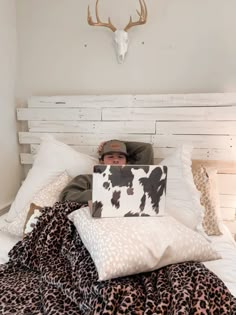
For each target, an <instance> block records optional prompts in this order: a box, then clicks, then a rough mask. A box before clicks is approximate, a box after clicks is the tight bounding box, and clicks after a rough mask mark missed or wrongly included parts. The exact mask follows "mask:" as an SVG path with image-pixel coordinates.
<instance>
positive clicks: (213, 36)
mask: <svg viewBox="0 0 236 315" xmlns="http://www.w3.org/2000/svg"><path fill="white" fill-rule="evenodd" d="M95 2H96V0H87V1H86V0H50V1H48V0H40V1H38V0H21V1H17V28H18V32H19V43H20V45H19V56H20V69H19V73H18V77H17V97H18V100H19V103H22V102H24V101H25V100H26V99H27V98H28V97H29V96H30V95H55V94H91V93H92V94H94V93H106V94H110V93H113V94H119V93H123V94H124V93H128V94H134V93H139V94H140V93H186V92H223V91H236V63H235V56H236V41H235V40H234V38H235V29H236V19H235V11H236V1H235V0H227V1H226V0H178V1H176V0H146V2H147V6H148V22H147V24H146V25H144V26H138V27H134V28H132V29H131V30H130V31H129V36H130V41H131V42H130V48H129V52H128V56H127V59H126V61H125V63H124V64H123V65H120V64H118V63H117V61H116V57H115V52H114V49H113V44H112V32H111V31H110V30H109V29H107V28H103V27H91V26H89V25H88V24H87V19H86V18H87V5H88V3H90V4H91V11H92V13H94V4H95ZM99 8H100V17H101V19H102V20H104V21H106V19H107V17H108V16H109V15H110V17H111V19H112V22H113V24H115V25H116V26H118V27H123V26H125V25H126V24H127V22H128V20H129V15H130V14H132V16H133V18H136V17H137V15H136V8H138V9H139V1H138V0H129V1H128V0H119V1H117V0H100V2H99ZM92 9H93V10H92Z"/></svg>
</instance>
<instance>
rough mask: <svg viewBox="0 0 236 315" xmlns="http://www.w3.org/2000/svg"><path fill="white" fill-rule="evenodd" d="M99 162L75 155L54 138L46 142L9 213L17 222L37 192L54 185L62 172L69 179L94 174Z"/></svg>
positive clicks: (77, 153) (43, 142)
mask: <svg viewBox="0 0 236 315" xmlns="http://www.w3.org/2000/svg"><path fill="white" fill-rule="evenodd" d="M96 163H97V159H95V158H93V157H91V156H89V155H86V154H83V153H80V152H78V151H75V150H74V149H72V148H71V147H70V146H68V145H66V144H64V143H62V142H60V141H57V140H55V139H54V138H53V137H52V136H51V135H47V136H45V137H44V138H43V140H42V143H41V145H40V148H39V151H38V154H37V155H36V158H35V161H34V164H33V166H32V168H31V170H30V171H29V173H28V175H27V177H26V179H25V180H24V182H23V184H22V186H21V187H20V189H19V191H18V193H17V195H16V198H15V200H14V202H13V203H12V205H11V208H10V210H9V212H8V220H9V221H13V220H14V219H15V217H16V216H18V215H19V214H20V213H21V212H22V211H23V210H24V209H25V207H26V206H27V204H29V202H30V200H31V199H32V197H33V196H34V194H35V193H36V192H38V191H39V190H40V189H42V188H43V187H45V186H46V185H48V184H49V183H50V182H52V181H53V180H54V179H55V178H56V177H57V176H58V175H60V174H61V173H62V172H64V171H67V173H68V174H69V176H71V177H75V176H77V175H79V174H90V173H92V169H93V165H94V164H96Z"/></svg>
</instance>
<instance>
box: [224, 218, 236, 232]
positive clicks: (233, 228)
mask: <svg viewBox="0 0 236 315" xmlns="http://www.w3.org/2000/svg"><path fill="white" fill-rule="evenodd" d="M224 223H225V225H226V226H227V227H228V229H229V230H230V232H231V233H232V234H236V221H224Z"/></svg>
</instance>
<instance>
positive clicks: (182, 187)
mask: <svg viewBox="0 0 236 315" xmlns="http://www.w3.org/2000/svg"><path fill="white" fill-rule="evenodd" d="M191 153H192V147H191V146H189V145H183V146H181V147H180V148H178V149H177V150H176V152H175V153H174V154H172V155H171V156H169V157H167V158H165V159H164V160H162V161H161V163H160V164H161V165H166V166H167V167H168V174H167V189H166V212H167V213H168V214H170V215H171V216H173V217H174V218H175V219H176V220H178V221H179V222H181V223H182V224H184V225H186V226H187V227H189V228H191V229H193V230H198V231H200V232H201V233H203V234H204V235H205V233H204V231H203V227H202V219H203V214H204V208H203V206H202V205H201V202H200V196H201V194H200V192H199V191H198V190H197V188H196V186H195V184H194V181H193V174H192V168H191V165H192V161H191Z"/></svg>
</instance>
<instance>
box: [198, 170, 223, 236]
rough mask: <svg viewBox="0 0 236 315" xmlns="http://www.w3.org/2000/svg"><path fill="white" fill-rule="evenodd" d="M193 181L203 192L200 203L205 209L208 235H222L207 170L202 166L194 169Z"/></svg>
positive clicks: (205, 224)
mask: <svg viewBox="0 0 236 315" xmlns="http://www.w3.org/2000/svg"><path fill="white" fill-rule="evenodd" d="M193 179H194V183H195V185H196V187H197V189H198V190H199V191H200V192H201V197H200V201H201V204H202V206H203V207H204V208H205V213H204V216H203V222H202V225H203V228H204V230H205V232H206V233H207V235H221V234H222V233H221V232H220V228H219V225H218V219H217V201H216V199H215V197H214V194H213V187H211V186H212V183H211V182H210V179H209V176H208V173H207V170H206V168H204V167H203V166H200V167H198V168H196V169H193Z"/></svg>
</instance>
